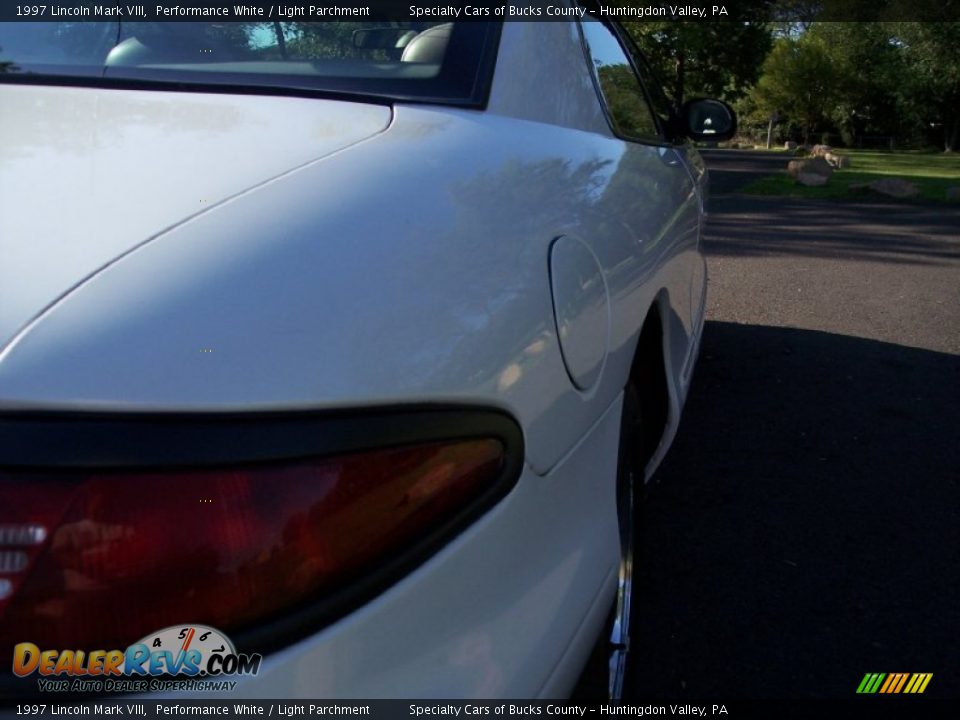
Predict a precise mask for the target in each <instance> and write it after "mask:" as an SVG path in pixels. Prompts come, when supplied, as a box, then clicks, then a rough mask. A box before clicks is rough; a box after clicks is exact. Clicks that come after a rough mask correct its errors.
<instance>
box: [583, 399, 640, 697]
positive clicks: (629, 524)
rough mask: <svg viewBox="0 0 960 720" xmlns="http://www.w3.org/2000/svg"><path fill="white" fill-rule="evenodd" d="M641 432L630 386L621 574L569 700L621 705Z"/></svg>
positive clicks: (622, 470)
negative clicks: (597, 635) (605, 619)
mask: <svg viewBox="0 0 960 720" xmlns="http://www.w3.org/2000/svg"><path fill="white" fill-rule="evenodd" d="M645 458H646V453H645V452H644V433H643V426H642V423H641V417H640V401H639V397H638V393H637V390H636V388H635V387H634V385H633V384H632V383H630V384H628V385H627V387H626V388H625V389H624V397H623V412H622V414H621V416H620V447H619V451H618V455H617V516H618V518H617V519H618V524H619V527H620V574H619V579H618V586H617V595H616V598H615V600H614V604H613V607H612V608H611V609H610V614H609V615H608V617H607V622H606V623H605V624H604V628H603V630H602V632H601V634H600V637H599V638H597V643H596V645H595V646H594V648H593V651H592V652H591V654H590V658H589V659H588V661H587V665H586V667H585V668H584V671H583V673H582V674H581V676H580V680H579V681H578V682H577V686H576V688H575V689H574V692H573V696H574V697H575V698H579V699H590V700H598V699H608V700H620V699H622V698H623V697H624V690H625V681H626V678H627V673H628V669H629V666H630V632H631V629H632V627H631V626H632V615H633V613H632V601H633V594H634V593H633V581H634V576H635V575H634V565H635V561H636V557H637V552H636V551H637V523H638V518H639V511H640V497H641V494H642V492H643V485H644V464H645Z"/></svg>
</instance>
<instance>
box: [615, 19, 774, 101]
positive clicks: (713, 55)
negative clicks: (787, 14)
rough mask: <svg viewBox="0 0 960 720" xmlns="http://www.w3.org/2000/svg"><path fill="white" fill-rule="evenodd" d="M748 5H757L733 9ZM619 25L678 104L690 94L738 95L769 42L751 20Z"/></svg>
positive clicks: (760, 24)
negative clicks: (626, 32) (635, 44)
mask: <svg viewBox="0 0 960 720" xmlns="http://www.w3.org/2000/svg"><path fill="white" fill-rule="evenodd" d="M751 4H757V3H750V2H746V3H744V4H742V5H741V6H738V7H739V8H740V9H741V10H742V11H744V12H746V11H748V10H749V8H748V7H747V6H749V5H751ZM731 10H732V8H731ZM624 26H625V27H626V28H627V30H628V31H629V32H630V34H631V36H632V37H633V38H634V40H635V41H636V43H637V45H638V46H639V47H640V49H641V50H642V51H643V53H644V55H645V56H646V57H647V59H648V60H649V61H650V63H651V65H652V66H653V70H654V73H655V74H656V75H657V76H659V78H660V80H661V81H662V82H663V83H664V86H665V88H666V90H667V93H668V94H669V95H670V97H671V100H672V101H673V103H674V106H675V107H678V108H679V107H680V106H681V105H682V104H683V102H684V100H685V99H687V98H690V97H696V96H710V97H716V98H720V99H724V100H728V101H733V100H736V99H737V98H739V97H740V96H742V95H743V93H744V92H745V91H746V90H747V89H748V88H749V86H750V85H751V84H752V83H753V82H754V81H755V80H756V79H757V73H758V70H759V68H760V65H761V63H762V61H763V58H764V56H765V55H766V54H767V52H768V51H769V49H770V42H771V40H770V37H771V30H770V27H769V26H768V24H767V23H765V22H758V21H755V20H752V21H751V20H731V21H722V22H684V21H681V20H675V21H674V20H669V21H662V22H659V21H658V22H645V21H628V22H625V23H624Z"/></svg>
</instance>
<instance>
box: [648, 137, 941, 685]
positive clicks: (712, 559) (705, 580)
mask: <svg viewBox="0 0 960 720" xmlns="http://www.w3.org/2000/svg"><path fill="white" fill-rule="evenodd" d="M707 160H708V164H709V165H710V166H711V168H712V172H711V174H712V178H713V191H714V194H713V199H712V203H711V218H710V221H709V228H708V240H707V243H706V251H707V253H708V265H709V276H710V289H709V292H710V297H709V304H708V314H707V325H706V329H705V333H704V338H703V345H702V349H701V355H700V361H699V365H698V367H697V371H696V375H695V378H694V382H693V387H692V390H691V394H690V397H689V400H688V403H687V407H686V410H685V413H684V418H683V420H682V422H681V427H680V432H679V435H678V437H677V439H676V441H675V443H674V446H673V448H672V449H671V451H670V454H669V456H668V457H667V460H666V462H665V463H664V465H663V466H662V467H661V469H660V471H659V472H658V474H657V480H658V481H659V483H658V484H657V485H656V486H653V487H651V488H650V489H649V492H648V497H647V502H646V507H645V517H644V521H643V527H642V529H641V538H642V542H643V557H642V561H641V571H640V577H639V590H638V594H637V597H636V599H635V603H636V604H635V612H636V613H637V615H638V623H637V628H636V629H635V633H634V635H635V636H634V648H635V650H636V656H637V663H636V664H635V666H634V672H633V676H632V678H631V682H630V686H631V689H632V692H633V694H634V695H635V696H637V697H639V698H643V697H646V698H684V697H689V698H706V697H710V698H715V699H723V698H743V697H758V698H763V697H774V698H776V697H779V698H807V697H841V698H850V697H854V691H855V690H856V687H857V685H858V684H859V682H860V680H861V678H862V677H863V675H864V673H867V672H888V673H889V672H932V673H933V674H934V676H933V679H932V681H931V682H930V685H929V687H928V689H927V695H934V696H940V697H960V209H958V208H946V207H932V206H926V207H924V206H917V205H903V204H884V203H872V204H845V203H838V202H835V201H799V200H787V199H783V198H751V197H747V196H741V195H738V194H737V193H736V190H737V188H738V186H740V185H741V184H742V183H743V182H744V181H746V180H749V179H750V178H751V177H754V176H755V175H756V174H758V173H759V174H762V173H764V172H769V171H773V170H777V169H779V168H780V167H781V166H782V165H784V164H785V162H786V159H785V158H783V157H782V156H773V157H770V156H768V155H762V154H753V153H742V152H741V153H738V152H716V153H710V155H709V157H708V159H707Z"/></svg>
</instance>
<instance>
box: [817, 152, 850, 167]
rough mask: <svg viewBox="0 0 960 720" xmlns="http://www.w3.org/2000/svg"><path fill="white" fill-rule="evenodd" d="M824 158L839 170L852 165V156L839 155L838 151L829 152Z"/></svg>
mask: <svg viewBox="0 0 960 720" xmlns="http://www.w3.org/2000/svg"><path fill="white" fill-rule="evenodd" d="M823 159H824V160H826V161H827V163H829V165H830V167H834V168H837V169H838V170H842V169H846V168H848V167H850V156H849V155H838V154H836V153H827V154H826V155H824V156H823Z"/></svg>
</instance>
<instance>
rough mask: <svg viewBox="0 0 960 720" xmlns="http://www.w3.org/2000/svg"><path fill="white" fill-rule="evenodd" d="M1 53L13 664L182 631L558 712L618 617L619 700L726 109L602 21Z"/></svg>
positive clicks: (681, 390)
mask: <svg viewBox="0 0 960 720" xmlns="http://www.w3.org/2000/svg"><path fill="white" fill-rule="evenodd" d="M0 68H2V70H0V661H2V662H3V666H4V669H5V670H6V668H9V667H10V658H11V654H12V652H13V647H14V646H15V645H16V644H18V643H33V644H34V645H36V647H38V648H40V649H65V648H69V649H84V650H86V651H93V650H95V649H100V650H103V649H110V648H125V647H127V646H128V645H129V644H130V643H131V642H134V641H136V640H137V639H138V638H149V637H151V633H155V632H159V631H161V629H163V628H167V630H165V631H164V632H166V633H168V634H169V633H173V631H174V630H173V629H172V628H171V626H177V625H178V624H190V623H202V624H204V625H207V626H210V627H212V628H216V629H218V630H219V631H220V632H222V633H223V636H221V635H216V636H215V638H214V639H215V640H217V639H220V640H218V642H220V644H221V645H223V644H224V643H225V642H227V641H226V640H222V638H226V637H229V638H231V639H232V641H233V642H234V643H235V644H236V646H237V648H238V649H241V650H242V651H244V652H248V653H262V654H263V662H262V665H261V666H260V667H259V672H258V673H257V674H256V675H250V676H249V677H246V678H241V681H240V682H238V684H237V686H236V688H235V689H234V690H233V691H232V692H230V693H228V694H229V695H230V697H243V696H246V697H272V698H307V697H316V698H319V697H364V698H374V697H401V696H403V697H407V696H412V697H445V698H449V697H480V698H493V697H510V698H521V697H529V698H533V697H556V696H563V695H566V694H568V693H569V692H571V690H572V689H573V687H574V685H575V683H576V682H577V680H578V677H579V676H580V674H581V671H582V670H583V668H584V664H585V663H586V662H587V659H588V656H590V654H591V650H592V649H593V648H594V646H595V643H596V642H597V638H598V637H600V636H602V637H609V636H611V633H612V645H611V648H610V650H611V653H610V658H611V659H610V664H609V684H610V692H611V693H612V694H613V695H615V696H616V695H617V694H619V693H620V692H621V690H622V684H623V680H624V675H623V668H624V660H625V658H626V657H627V654H626V652H625V651H626V649H627V645H628V640H627V634H628V630H629V618H630V608H629V600H630V582H631V573H632V565H631V560H630V558H631V552H632V544H633V540H632V533H631V529H632V521H633V517H634V511H635V507H636V503H635V498H636V490H637V488H636V486H637V485H638V484H639V483H641V482H642V481H643V480H644V479H646V478H649V477H650V474H651V473H652V472H653V471H654V469H655V468H656V467H657V464H658V463H659V462H660V460H661V458H663V456H664V454H665V453H666V452H667V449H668V447H669V445H670V443H671V440H672V438H673V436H674V434H675V432H676V429H677V423H678V421H679V419H680V413H681V408H682V407H683V404H684V398H685V396H686V393H687V388H688V386H689V383H690V378H691V373H692V371H693V368H694V364H695V361H696V358H697V348H698V341H699V338H700V333H701V328H702V326H703V320H704V300H705V289H706V273H705V265H704V258H703V255H702V254H701V249H700V235H701V230H702V224H703V216H704V193H705V183H706V173H705V170H704V166H703V163H702V162H701V160H700V159H699V156H698V155H697V153H696V151H695V150H693V148H692V145H690V144H689V143H688V142H685V141H684V140H683V137H682V136H686V138H688V139H689V138H693V139H702V138H703V137H704V132H706V130H705V128H706V126H707V125H709V138H710V139H711V140H718V139H723V138H724V137H728V136H729V135H730V134H732V132H733V129H734V124H735V120H734V118H733V116H732V113H731V112H730V111H729V108H727V107H726V106H724V105H723V104H721V103H718V102H716V101H708V100H699V101H693V102H691V103H688V104H687V106H685V107H684V109H683V110H682V111H681V112H679V113H674V114H672V115H671V116H670V117H669V118H667V117H665V115H664V113H667V112H669V111H668V110H666V109H662V110H661V112H660V113H659V114H658V112H657V109H661V108H665V106H664V105H662V104H661V102H660V101H659V100H658V98H659V97H660V95H659V90H658V89H657V88H656V87H655V86H654V85H653V83H652V80H651V79H650V78H649V77H648V76H647V72H646V70H645V65H644V64H643V61H642V58H641V57H640V55H639V53H638V52H637V50H636V49H635V47H634V46H633V45H632V44H631V43H630V42H629V41H628V40H627V38H626V35H625V34H624V33H623V31H622V30H621V29H619V28H618V27H617V26H615V25H608V24H605V23H602V22H599V21H597V20H593V19H590V18H589V16H588V18H587V19H586V20H583V21H573V20H571V21H564V22H504V23H496V22H475V21H473V22H453V23H448V22H429V23H418V22H397V23H393V24H392V25H389V24H387V25H385V24H383V23H381V24H380V25H376V24H374V23H357V22H329V23H297V22H289V23H288V22H285V23H283V24H282V25H280V24H279V23H262V22H261V23H252V22H251V23H219V24H218V23H207V22H172V23H161V22H143V23H136V22H122V23H116V22H71V23H67V22H63V23H61V22H42V23H25V24H20V23H4V24H0ZM611 608H614V611H613V612H611ZM186 632H187V631H186V629H185V630H184V631H182V632H181V634H180V635H179V637H180V638H183V637H184V635H183V633H186ZM189 636H190V637H193V632H192V630H191V632H190V633H189ZM164 637H167V635H164ZM169 637H173V635H172V634H170V635H169ZM203 637H206V635H204V636H203ZM221 640H222V641H221ZM160 642H161V638H160V635H157V636H156V638H155V640H154V643H155V644H156V643H160ZM184 642H185V644H184V646H183V648H184V649H185V648H186V646H187V644H188V643H189V640H186V641H184ZM198 642H199V640H198ZM601 664H602V665H603V667H604V670H603V672H604V673H606V672H607V658H606V657H605V656H604V657H603V659H602V660H601ZM36 677H37V676H35V675H33V676H30V677H28V678H25V677H20V676H13V675H10V677H8V678H6V679H4V681H3V693H4V694H7V695H18V694H20V695H22V694H23V693H24V692H27V693H36V692H37V684H36V682H35V680H36ZM606 682H607V678H604V683H606Z"/></svg>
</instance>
